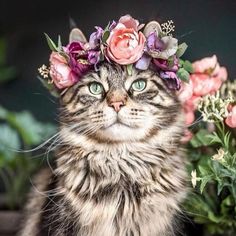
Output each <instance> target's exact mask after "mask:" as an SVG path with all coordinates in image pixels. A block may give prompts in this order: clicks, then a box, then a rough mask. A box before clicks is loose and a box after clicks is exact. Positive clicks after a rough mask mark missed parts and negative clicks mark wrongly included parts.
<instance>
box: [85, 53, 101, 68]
mask: <svg viewBox="0 0 236 236" xmlns="http://www.w3.org/2000/svg"><path fill="white" fill-rule="evenodd" d="M100 54H101V52H100V51H94V50H90V51H88V61H89V63H90V64H93V65H96V64H97V63H98V62H99V60H100Z"/></svg>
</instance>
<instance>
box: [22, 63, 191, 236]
mask: <svg viewBox="0 0 236 236" xmlns="http://www.w3.org/2000/svg"><path fill="white" fill-rule="evenodd" d="M60 106H61V108H60V142H59V145H58V147H57V149H56V151H55V163H56V164H55V168H54V169H53V171H51V170H50V169H44V170H42V171H41V172H40V173H39V174H38V175H37V176H36V178H35V183H34V185H35V188H34V190H33V191H32V192H31V194H30V197H29V203H28V205H27V206H26V213H25V219H24V224H23V227H22V229H21V230H20V233H19V236H44V235H51V236H69V235H70V236H75V235H76V236H139V235H140V236H159V235H161V236H170V235H175V233H176V228H177V226H176V219H177V218H178V217H177V216H178V214H181V211H180V207H179V206H180V203H182V201H183V200H184V198H185V196H186V194H187V187H186V179H187V175H186V171H185V158H184V152H183V149H182V148H181V142H180V140H181V137H182V136H183V132H184V118H183V114H182V111H181V105H180V102H179V101H178V98H177V96H176V94H175V92H174V91H171V90H169V89H168V87H167V86H166V84H165V82H164V81H163V80H162V79H160V78H159V76H158V74H157V73H156V72H155V71H152V70H151V69H148V70H145V71H139V70H136V69H135V68H133V70H132V75H129V74H128V72H127V70H125V69H124V67H122V66H120V65H116V64H110V63H107V62H103V63H102V64H101V65H99V67H98V70H97V71H90V72H88V73H87V74H85V75H84V76H83V78H82V79H81V81H80V82H79V83H76V84H75V85H73V86H72V87H70V88H68V89H67V90H66V91H65V92H64V93H63V94H62V95H61V97H60Z"/></svg>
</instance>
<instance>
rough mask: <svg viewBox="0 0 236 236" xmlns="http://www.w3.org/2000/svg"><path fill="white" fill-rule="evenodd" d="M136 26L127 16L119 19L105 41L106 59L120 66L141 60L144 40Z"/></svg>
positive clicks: (133, 20)
mask: <svg viewBox="0 0 236 236" xmlns="http://www.w3.org/2000/svg"><path fill="white" fill-rule="evenodd" d="M138 24H139V23H138V21H137V20H135V19H133V18H132V17H131V16H129V15H126V16H123V17H121V18H120V20H119V22H118V24H117V25H116V27H115V28H114V29H113V30H112V31H111V33H110V36H109V37H108V39H107V44H108V46H107V51H106V53H107V57H108V58H110V59H111V60H112V61H114V62H116V63H118V64H121V65H128V64H132V63H134V62H136V61H138V60H139V59H140V58H141V56H142V55H143V49H144V43H145V41H146V38H145V36H144V34H143V33H142V32H138Z"/></svg>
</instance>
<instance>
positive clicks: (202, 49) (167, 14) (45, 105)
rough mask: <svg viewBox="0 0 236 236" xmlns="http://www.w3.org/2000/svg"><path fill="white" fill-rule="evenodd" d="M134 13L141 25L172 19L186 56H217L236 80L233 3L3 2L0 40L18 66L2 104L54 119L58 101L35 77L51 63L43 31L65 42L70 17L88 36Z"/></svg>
mask: <svg viewBox="0 0 236 236" xmlns="http://www.w3.org/2000/svg"><path fill="white" fill-rule="evenodd" d="M127 13H129V14H131V15H132V16H133V17H134V18H137V19H139V20H140V22H144V23H145V22H147V21H148V20H152V19H156V20H158V21H160V22H161V23H163V22H165V21H167V20H169V19H172V20H173V21H174V23H175V26H176V32H175V34H174V35H175V36H176V37H177V38H178V39H179V41H185V42H186V43H187V44H188V45H189V49H188V51H187V53H186V54H185V58H187V59H189V60H191V61H194V60H197V59H200V58H203V57H205V56H211V55H213V54H216V55H217V56H218V59H219V61H220V63H221V64H222V65H225V66H227V68H228V72H229V77H230V78H231V79H233V78H234V77H236V66H235V52H236V44H235V42H236V1H235V0H225V1H223V0H195V1H191V0H189V1H187V0H184V1H176V0H139V1H137V0H130V1H128V0H122V1H118V0H117V1H111V0H110V1H106V0H100V1H99V0H97V1H89V0H83V1H79V0H77V1H68V0H67V1H46V0H32V1H11V0H1V1H0V36H4V37H6V39H7V41H8V54H7V55H8V64H9V65H14V66H16V68H17V77H18V78H17V80H14V81H12V82H10V83H8V84H5V85H4V86H3V85H2V86H0V104H1V105H3V106H5V107H6V108H8V109H11V110H23V109H27V110H30V111H32V112H33V113H34V115H36V117H37V118H38V119H39V120H42V121H44V120H54V118H55V107H56V104H55V101H54V100H55V99H52V98H51V97H50V96H49V94H48V93H47V91H45V90H44V88H43V87H42V86H41V84H40V82H39V81H38V80H37V79H36V76H37V68H38V67H39V66H41V65H42V64H43V63H45V64H47V63H48V57H49V53H50V51H49V48H48V46H47V44H46V40H45V37H44V35H43V32H47V33H48V34H49V35H50V36H51V37H52V38H53V39H56V38H57V35H58V34H60V35H61V36H62V40H63V43H64V44H66V43H67V38H68V34H69V31H70V28H69V18H70V17H71V18H73V19H74V21H75V22H76V23H77V25H78V26H79V27H80V28H81V29H82V30H83V31H84V33H85V34H86V35H87V36H89V35H90V33H91V32H92V31H93V27H94V26H95V25H100V26H102V27H103V26H105V25H106V24H107V23H108V21H109V20H112V19H115V20H117V19H119V17H120V16H121V15H124V14H127Z"/></svg>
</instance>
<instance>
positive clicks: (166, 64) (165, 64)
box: [153, 56, 179, 72]
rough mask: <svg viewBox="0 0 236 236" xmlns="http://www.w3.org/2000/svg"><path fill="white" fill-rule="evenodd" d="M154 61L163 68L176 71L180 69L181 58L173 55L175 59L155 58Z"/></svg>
mask: <svg viewBox="0 0 236 236" xmlns="http://www.w3.org/2000/svg"><path fill="white" fill-rule="evenodd" d="M153 62H154V64H155V65H156V66H157V67H158V68H160V69H161V70H165V71H166V70H167V71H173V72H176V71H177V70H178V69H179V60H178V58H177V57H176V56H174V57H173V61H169V60H163V59H160V58H155V59H153Z"/></svg>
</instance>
